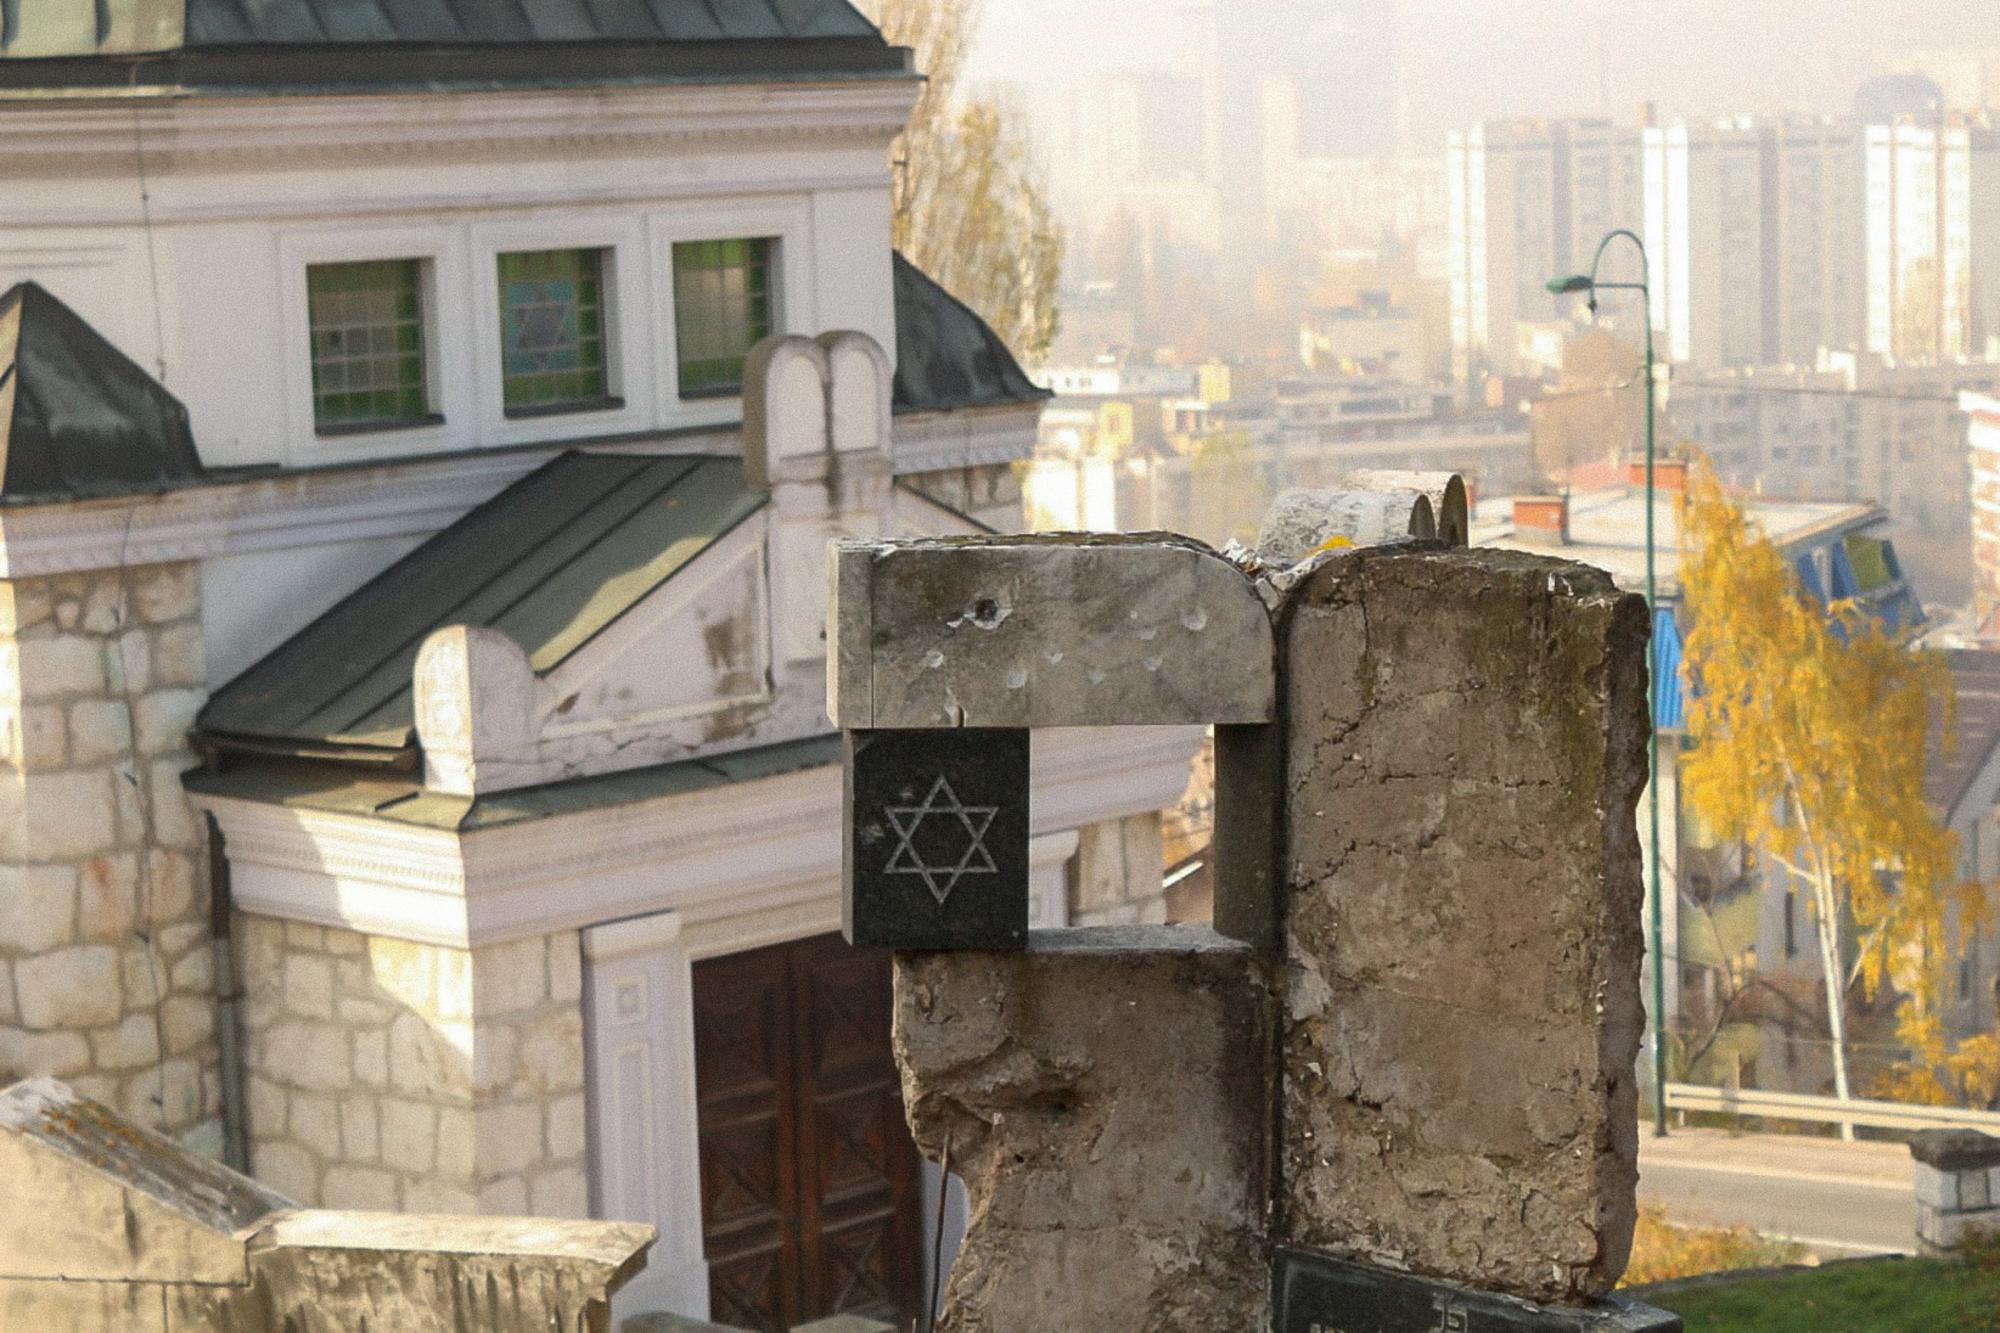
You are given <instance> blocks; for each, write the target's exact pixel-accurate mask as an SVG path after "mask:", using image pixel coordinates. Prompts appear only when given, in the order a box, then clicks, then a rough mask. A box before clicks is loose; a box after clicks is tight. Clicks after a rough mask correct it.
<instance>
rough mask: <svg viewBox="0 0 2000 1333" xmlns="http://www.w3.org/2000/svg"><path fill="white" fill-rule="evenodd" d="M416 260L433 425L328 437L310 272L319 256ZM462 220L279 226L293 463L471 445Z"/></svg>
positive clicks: (321, 260)
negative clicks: (318, 416) (318, 419)
mask: <svg viewBox="0 0 2000 1333" xmlns="http://www.w3.org/2000/svg"><path fill="white" fill-rule="evenodd" d="M376 259H414V260H417V261H419V262H420V263H421V264H422V265H423V314H424V376H425V380H426V384H427V386H428V387H427V389H426V397H428V398H429V400H430V402H429V406H430V408H431V411H432V412H433V413H435V414H436V415H438V416H441V417H443V418H444V420H443V421H442V422H439V423H437V424H435V425H423V426H408V427H391V428H388V429H385V430H373V431H367V432H365V433H357V434H351V435H350V434H334V435H321V434H320V433H319V432H318V431H317V430H316V429H315V426H314V421H313V392H312V355H311V346H312V344H311V335H310V327H311V326H310V321H309V318H308V313H307V305H308V298H307V283H306V270H307V269H308V268H309V267H311V266H313V265H316V264H344V263H356V262H362V261H366V260H376ZM471 283H472V279H471V275H470V273H469V272H468V271H467V265H466V240H465V233H464V230H463V228H460V227H456V226H449V225H445V224H442V223H433V224H428V225H414V226H413V225H409V224H398V225H388V226H383V225H376V226H364V225H356V224H354V223H347V224H344V225H342V226H340V227H338V228H321V227H314V228H309V229H298V230H289V231H281V232H280V233H279V234H278V292H279V297H278V326H279V338H280V346H281V348H282V350H283V355H282V363H283V365H284V383H283V392H284V417H285V441H286V452H287V453H288V454H289V459H288V461H289V462H291V463H292V464H293V465H295V466H304V465H311V464H320V463H350V462H356V461H364V460H368V459H377V458H383V457H404V456H407V455H409V454H413V453H438V452H442V451H445V450H450V449H455V448H463V447H466V446H469V445H470V444H471V443H472V442H473V440H474V439H475V438H476V434H475V432H474V429H473V417H474V415H475V404H476V398H475V393H474V383H475V372H474V366H473V361H472V348H471V345H470V344H471V337H470V333H469V331H468V330H466V329H465V328H463V327H462V326H461V324H460V322H459V321H458V320H457V319H456V318H454V317H452V316H454V315H455V314H456V312H458V311H460V310H462V309H464V308H465V297H466V295H467V293H468V292H469V291H470V290H471Z"/></svg>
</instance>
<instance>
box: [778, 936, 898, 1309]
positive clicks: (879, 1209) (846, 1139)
mask: <svg viewBox="0 0 2000 1333" xmlns="http://www.w3.org/2000/svg"><path fill="white" fill-rule="evenodd" d="M792 961H793V977H794V986H795V991H794V999H795V1001H796V1003H797V1004H798V1006H799V1019H800V1024H799V1038H800V1040H799V1057H800V1068H799V1089H800V1092H801V1094H802V1095H801V1097H800V1103H799V1133H798V1141H799V1149H800V1154H799V1163H800V1181H799V1210H800V1222H801V1237H802V1240H803V1243H804V1253H803V1255H802V1259H803V1263H804V1269H803V1286H804V1296H805V1300H806V1303H807V1305H808V1307H809V1309H810V1313H811V1314H812V1315H813V1316H818V1315H826V1314H838V1313H841V1312H843V1311H849V1310H853V1311H859V1312H863V1313H867V1314H872V1315H875V1316H877V1317H879V1318H884V1319H889V1320H892V1321H893V1320H896V1319H897V1318H899V1317H907V1316H909V1315H912V1314H914V1313H916V1311H917V1307H918V1302H919V1300H920V1292H921V1290H922V1284H923V1272H922V1255H923V1240H922V1237H921V1235H920V1234H919V1232H920V1223H919V1216H920V1211H919V1204H918V1198H917V1181H918V1172H917V1148H916V1144H915V1143H914V1142H912V1141H911V1139H910V1131H909V1126H908V1125H906V1124H905V1123H904V1120H903V1098H902V1085H901V1081H900V1079H899V1078H898V1076H897V1073H896V1060H895V1055H894V1054H893V1052H892V1051H891V1049H890V1045H889V1006H890V999H889V991H890V982H889V955H888V954H887V953H886V952H883V951H881V950H873V949H871V950H857V949H854V948H851V947H849V946H848V944H847V943H846V942H845V941H843V940H842V939H841V938H840V937H839V936H837V935H829V936H825V937H823V938H821V939H818V940H809V941H806V942H805V943H804V944H801V945H798V946H796V947H795V951H794V953H793V959H792Z"/></svg>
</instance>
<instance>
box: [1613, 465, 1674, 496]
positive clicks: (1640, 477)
mask: <svg viewBox="0 0 2000 1333" xmlns="http://www.w3.org/2000/svg"><path fill="white" fill-rule="evenodd" d="M1625 480H1626V483H1627V484H1628V485H1632V486H1639V487H1644V486H1645V484H1646V460H1645V459H1643V458H1634V459H1630V460H1628V461H1627V462H1626V464H1625ZM1687 488H1688V465H1687V460H1686V459H1685V458H1655V459H1654V460H1653V489H1654V490H1655V491H1658V492H1659V493H1660V494H1662V495H1668V494H1671V495H1679V494H1681V493H1683V492H1684V491H1686V490H1687Z"/></svg>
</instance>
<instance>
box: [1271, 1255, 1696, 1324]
mask: <svg viewBox="0 0 2000 1333" xmlns="http://www.w3.org/2000/svg"><path fill="white" fill-rule="evenodd" d="M1272 1291H1273V1293H1274V1295H1275V1297H1276V1300H1277V1312H1276V1317H1275V1319H1274V1320H1273V1321H1272V1328H1273V1330H1274V1333H1681V1317H1680V1316H1679V1315H1677V1314H1670V1313H1668V1312H1667V1311H1665V1310H1656V1309H1654V1308H1653V1307H1651V1306H1649V1305H1641V1304H1639V1303H1638V1302H1637V1301H1632V1300H1627V1299H1625V1298H1623V1297H1619V1296H1608V1297H1605V1298H1604V1299H1603V1300H1600V1301H1596V1302H1594V1303H1592V1304H1590V1305H1585V1306H1574V1305H1541V1304H1538V1303H1536V1302H1533V1301H1524V1300H1520V1299H1518V1298H1516V1297H1512V1296H1496V1295H1493V1294H1492V1293H1490V1292H1483V1291H1473V1290H1471V1289H1470V1288H1468V1287H1461V1286H1458V1285H1456V1284H1454V1283H1450V1282H1439V1281H1436V1280H1434V1279H1431V1278H1422V1277H1414V1276H1412V1275H1411V1274H1408V1273H1398V1272H1394V1271H1392V1270H1390V1269H1386V1268H1375V1267H1371V1266H1370V1265H1367V1264H1358V1263H1352V1262H1349V1261H1346V1260H1341V1259H1330V1258H1327V1257H1325V1256H1323V1255H1317V1254H1306V1253H1302V1252H1300V1251H1297V1250H1280V1251H1279V1252H1278V1263H1277V1272H1276V1274H1275V1280H1274V1281H1273V1283H1272Z"/></svg>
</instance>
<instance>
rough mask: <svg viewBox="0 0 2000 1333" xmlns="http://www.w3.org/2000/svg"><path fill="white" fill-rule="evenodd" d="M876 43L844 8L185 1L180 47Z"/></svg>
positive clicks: (717, 1)
mask: <svg viewBox="0 0 2000 1333" xmlns="http://www.w3.org/2000/svg"><path fill="white" fill-rule="evenodd" d="M874 35H876V29H875V26H874V25H873V24H871V23H870V22H869V21H868V20H867V19H865V18H863V17H862V15H861V13H860V11H858V10H857V9H855V8H854V6H853V5H851V4H849V3H848V2H847V0H188V9H187V38H186V45H188V46H191V47H194V46H227V45H241V44H252V43H254V44H293V43H341V44H345V43H368V42H438V43H446V44H451V45H459V44H487V43H500V42H577V41H651V42H658V41H676V42H684V41H703V40H716V39H724V40H728V39H738V40H741V39H746V38H747V39H758V38H801V37H808V38H809V37H868V36H874Z"/></svg>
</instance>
